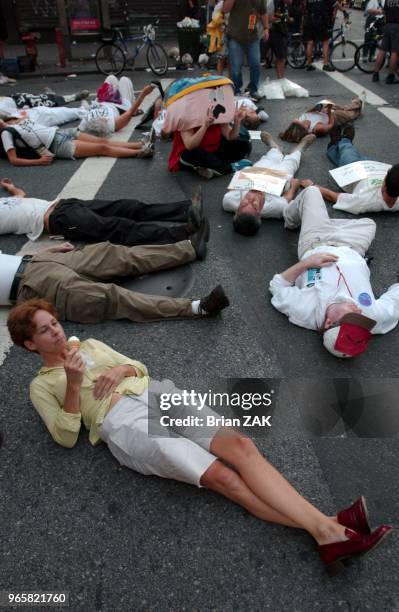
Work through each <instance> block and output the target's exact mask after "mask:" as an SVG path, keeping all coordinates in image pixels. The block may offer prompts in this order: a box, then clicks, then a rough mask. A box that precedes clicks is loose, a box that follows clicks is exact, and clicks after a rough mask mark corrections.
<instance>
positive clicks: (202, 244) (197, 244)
mask: <svg viewBox="0 0 399 612" xmlns="http://www.w3.org/2000/svg"><path fill="white" fill-rule="evenodd" d="M209 234H210V231H209V221H208V218H207V217H204V218H203V219H202V221H201V224H200V226H199V228H198V231H196V232H195V233H194V234H191V236H190V242H191V244H192V245H193V249H194V251H195V254H196V256H197V259H199V260H200V261H202V260H203V259H205V257H206V243H207V242H208V240H209Z"/></svg>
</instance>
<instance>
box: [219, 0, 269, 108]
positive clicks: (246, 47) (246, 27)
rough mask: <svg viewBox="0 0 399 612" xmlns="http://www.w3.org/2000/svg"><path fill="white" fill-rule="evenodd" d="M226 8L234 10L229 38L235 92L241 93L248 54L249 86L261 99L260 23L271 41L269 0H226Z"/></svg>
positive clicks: (228, 33) (225, 11) (231, 15)
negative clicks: (244, 64)
mask: <svg viewBox="0 0 399 612" xmlns="http://www.w3.org/2000/svg"><path fill="white" fill-rule="evenodd" d="M223 12H224V13H230V17H229V25H228V28H227V40H228V49H229V63H230V70H231V78H232V80H233V83H234V90H235V93H236V94H240V93H241V87H242V85H243V82H242V65H243V62H244V56H246V57H247V60H248V65H249V71H250V72H249V74H250V80H249V85H248V88H247V90H248V93H249V94H250V95H251V97H252V98H255V99H256V100H259V99H260V96H259V94H258V85H259V75H260V43H259V38H258V29H257V27H256V24H257V22H258V20H260V21H261V22H262V25H263V37H264V40H265V41H267V40H268V39H269V18H268V16H267V13H266V9H265V3H264V1H263V0H225V1H224V4H223Z"/></svg>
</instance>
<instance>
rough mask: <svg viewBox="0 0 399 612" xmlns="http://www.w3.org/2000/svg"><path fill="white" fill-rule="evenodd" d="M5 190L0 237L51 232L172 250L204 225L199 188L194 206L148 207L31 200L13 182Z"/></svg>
mask: <svg viewBox="0 0 399 612" xmlns="http://www.w3.org/2000/svg"><path fill="white" fill-rule="evenodd" d="M0 184H1V185H2V186H3V187H4V189H6V190H7V191H8V193H9V194H10V195H11V197H7V198H0V234H26V236H27V237H28V238H29V239H30V240H37V239H38V238H39V236H41V235H42V234H43V232H46V233H47V234H50V235H55V236H63V237H64V238H66V239H67V240H78V241H82V242H103V241H105V240H108V241H109V242H113V243H114V244H124V245H126V246H134V245H136V244H171V243H173V242H180V241H181V240H186V239H187V238H188V237H189V236H190V235H192V234H193V233H194V232H196V231H198V230H199V228H200V225H201V223H202V222H203V219H204V212H203V206H202V192H201V189H200V188H197V190H196V192H195V193H194V194H193V197H192V198H191V200H183V201H181V202H169V203H165V204H145V203H143V202H140V201H139V200H115V201H108V200H78V199H76V198H68V199H62V200H52V201H48V200H41V199H38V198H27V197H26V193H25V191H23V189H19V188H18V187H16V186H15V185H14V183H13V182H12V181H11V180H10V179H7V178H5V179H2V180H1V181H0ZM166 221H167V222H168V224H165V222H166ZM171 222H172V223H174V225H171V224H170V223H171Z"/></svg>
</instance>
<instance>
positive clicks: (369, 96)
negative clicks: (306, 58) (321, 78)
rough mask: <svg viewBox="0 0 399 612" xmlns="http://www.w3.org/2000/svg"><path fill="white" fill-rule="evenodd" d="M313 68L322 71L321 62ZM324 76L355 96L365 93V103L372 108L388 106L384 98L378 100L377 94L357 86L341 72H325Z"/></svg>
mask: <svg viewBox="0 0 399 612" xmlns="http://www.w3.org/2000/svg"><path fill="white" fill-rule="evenodd" d="M315 66H316V68H318V69H319V70H323V64H322V62H316V63H315ZM325 74H327V75H328V76H329V77H330V78H331V79H334V81H337V83H339V84H340V85H342V86H343V87H345V88H346V89H349V91H351V92H352V93H354V94H356V95H357V96H359V95H360V94H361V93H362V92H363V91H364V92H365V93H366V102H368V103H369V104H371V105H372V106H382V105H383V104H388V102H387V101H386V100H384V98H380V96H377V94H375V93H373V92H372V91H370V89H367V88H366V87H364V86H363V85H359V84H358V83H356V82H355V81H353V80H352V79H350V78H349V77H347V76H345V75H344V74H342V73H341V72H326V73H325Z"/></svg>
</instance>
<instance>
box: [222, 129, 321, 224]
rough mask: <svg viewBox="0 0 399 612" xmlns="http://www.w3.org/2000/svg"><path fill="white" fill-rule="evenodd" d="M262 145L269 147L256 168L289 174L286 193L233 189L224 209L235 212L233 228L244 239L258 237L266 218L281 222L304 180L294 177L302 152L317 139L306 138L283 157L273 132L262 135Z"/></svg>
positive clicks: (226, 199) (224, 204) (224, 203)
mask: <svg viewBox="0 0 399 612" xmlns="http://www.w3.org/2000/svg"><path fill="white" fill-rule="evenodd" d="M261 140H262V142H263V143H264V144H265V145H266V146H267V147H269V151H268V152H267V153H266V155H262V157H261V158H260V160H259V161H257V162H256V163H255V164H254V165H253V167H254V168H269V169H271V170H276V171H277V172H284V173H285V174H286V175H287V181H286V184H285V188H284V192H283V193H282V194H281V196H274V195H270V194H269V193H263V192H262V191H257V190H256V189H251V190H250V191H241V190H230V191H227V193H225V195H224V197H223V204H222V206H223V210H226V211H228V212H233V213H234V219H233V226H234V229H235V231H236V232H238V233H239V234H242V235H243V236H254V235H255V234H257V232H258V230H259V228H260V226H261V220H262V219H269V218H275V219H281V218H282V217H283V212H284V209H285V208H286V207H287V206H288V204H289V202H290V201H291V200H293V199H294V198H295V196H296V194H297V192H298V190H299V188H300V187H301V185H302V184H303V181H299V180H298V179H294V178H293V177H294V176H295V174H296V173H297V172H298V170H299V165H300V163H301V157H302V153H303V152H304V151H306V149H307V148H308V147H309V146H310V145H311V144H312V143H313V142H314V141H315V140H316V136H315V135H314V134H308V135H307V136H304V137H303V138H302V140H301V141H300V142H299V144H298V145H297V146H296V147H295V148H294V149H293V150H292V151H291V153H289V154H288V155H283V153H282V151H281V149H280V147H279V146H278V144H277V143H276V142H275V141H274V140H273V137H272V135H271V134H269V132H261Z"/></svg>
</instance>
